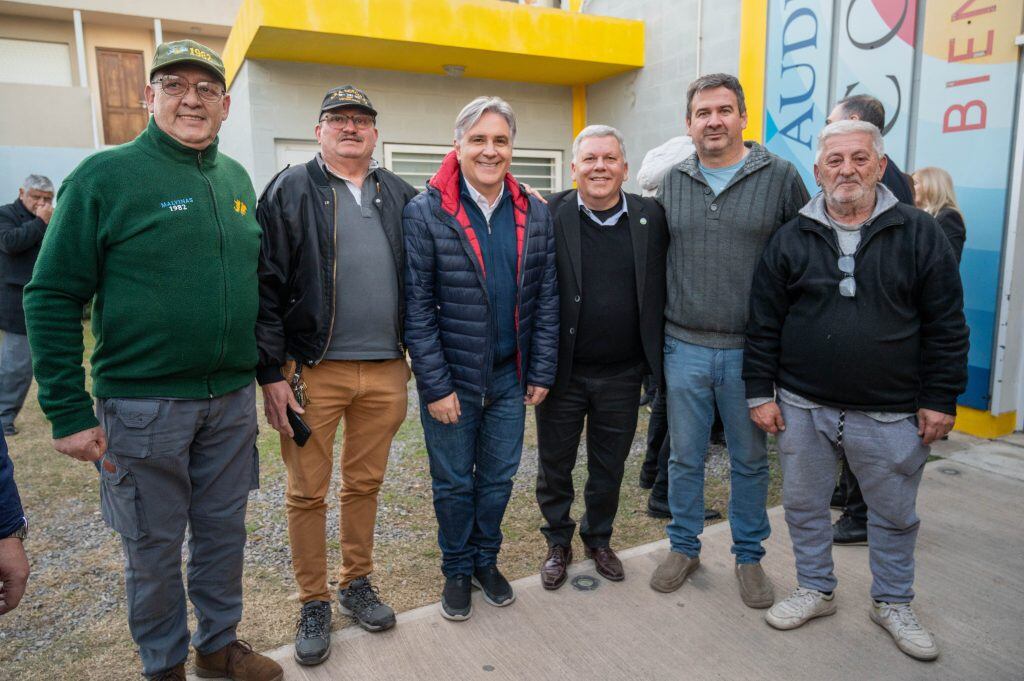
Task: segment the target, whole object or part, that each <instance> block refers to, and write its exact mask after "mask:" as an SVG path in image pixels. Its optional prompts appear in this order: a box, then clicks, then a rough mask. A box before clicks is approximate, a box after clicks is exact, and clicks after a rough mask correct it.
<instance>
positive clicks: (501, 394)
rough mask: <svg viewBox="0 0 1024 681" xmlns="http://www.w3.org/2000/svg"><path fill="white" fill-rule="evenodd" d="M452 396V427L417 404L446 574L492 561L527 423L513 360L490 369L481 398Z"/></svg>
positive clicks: (468, 571) (498, 547)
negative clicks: (456, 409)
mask: <svg viewBox="0 0 1024 681" xmlns="http://www.w3.org/2000/svg"><path fill="white" fill-rule="evenodd" d="M456 394H457V395H458V396H459V404H460V406H461V408H462V416H461V417H459V421H458V423H453V424H444V423H441V422H440V421H437V420H435V419H434V417H432V416H431V415H430V412H428V411H427V405H426V404H423V403H422V402H421V403H420V420H421V421H422V422H423V436H424V438H425V439H426V444H427V454H428V456H429V457H430V477H431V479H432V487H433V491H434V513H435V514H436V515H437V543H438V545H439V546H440V547H441V556H442V558H441V572H443V573H444V575H445V576H446V577H452V576H454V575H471V574H473V571H474V569H475V568H481V567H486V566H488V565H494V564H495V563H497V561H498V551H500V550H501V538H502V537H501V520H502V518H503V517H504V516H505V507H506V506H508V500H509V497H510V496H512V478H513V477H515V474H516V471H517V470H519V458H520V456H521V455H522V453H523V426H524V423H525V418H526V408H525V406H524V405H523V389H522V386H521V385H520V384H519V379H518V378H517V376H516V368H515V364H514V363H509V365H508V366H506V367H502V368H501V369H495V373H494V374H493V375H492V376H491V381H490V385H489V386H488V388H487V394H486V395H485V396H481V395H479V394H476V393H471V392H468V391H465V390H461V389H459V390H456Z"/></svg>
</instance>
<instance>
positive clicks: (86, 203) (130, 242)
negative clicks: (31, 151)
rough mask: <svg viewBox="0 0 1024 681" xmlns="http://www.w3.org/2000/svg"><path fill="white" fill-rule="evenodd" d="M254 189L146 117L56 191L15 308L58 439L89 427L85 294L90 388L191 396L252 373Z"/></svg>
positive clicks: (230, 164) (231, 166)
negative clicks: (87, 317) (138, 129)
mask: <svg viewBox="0 0 1024 681" xmlns="http://www.w3.org/2000/svg"><path fill="white" fill-rule="evenodd" d="M255 208H256V195H255V192H254V191H253V187H252V182H251V181H250V179H249V176H248V174H247V173H246V172H245V170H244V169H243V168H242V166H241V165H240V164H238V163H237V162H236V161H234V160H232V159H230V158H228V157H227V156H224V155H223V154H218V153H217V143H216V141H215V142H214V143H213V144H212V145H211V146H209V147H207V148H206V149H204V150H203V151H197V150H195V149H190V148H188V147H185V146H183V145H181V144H179V143H178V142H176V141H175V140H174V139H173V138H171V137H170V136H168V135H167V134H166V133H164V132H163V131H162V130H160V128H158V127H157V125H156V123H155V122H154V121H153V120H152V119H151V120H150V122H149V126H148V127H147V128H146V130H144V131H143V132H142V134H140V135H139V136H138V137H137V138H136V139H135V140H133V141H132V142H129V143H128V144H124V145H121V146H119V147H115V148H113V149H108V150H105V151H101V152H99V153H97V154H94V155H92V156H90V157H89V158H87V159H85V160H84V161H82V163H81V164H79V166H78V167H77V168H75V170H74V171H73V172H72V173H71V175H69V176H68V178H67V179H66V180H65V181H64V183H63V185H61V188H60V191H59V192H58V193H57V204H56V209H55V210H54V214H53V218H52V220H51V221H50V225H49V227H48V228H47V230H46V236H45V238H44V239H43V243H42V249H41V250H40V253H39V259H38V260H37V262H36V267H35V271H34V272H33V275H32V280H31V281H30V282H29V284H28V286H26V287H25V318H26V322H27V327H28V336H29V343H30V345H31V347H32V368H33V371H34V372H35V376H36V380H37V381H38V383H39V404H40V405H41V406H42V408H43V411H44V412H45V414H46V417H47V418H48V419H49V420H50V423H51V425H52V427H53V437H55V438H60V437H65V436H67V435H71V434H73V433H77V432H79V431H81V430H85V429H88V428H91V427H93V426H95V425H97V420H96V417H95V415H94V414H93V409H92V400H91V398H90V397H89V394H88V393H87V392H86V389H85V372H84V370H83V368H82V354H83V351H84V348H83V343H82V322H81V319H82V306H83V305H84V304H86V303H87V302H88V301H89V300H90V299H91V298H92V297H93V295H95V302H94V305H93V314H92V331H93V335H94V337H95V338H96V346H95V349H94V350H93V354H92V377H93V385H92V387H93V393H94V394H95V395H96V397H101V398H109V397H170V398H184V399H203V398H209V397H216V396H219V395H223V394H225V393H229V392H231V391H233V390H237V389H239V388H242V387H244V386H245V385H247V384H248V383H249V382H250V381H252V380H253V378H254V376H255V367H256V359H257V356H256V336H255V327H256V313H257V309H258V285H257V279H256V266H257V262H258V256H259V248H260V226H259V224H258V223H257V222H256V218H255V215H256V213H255Z"/></svg>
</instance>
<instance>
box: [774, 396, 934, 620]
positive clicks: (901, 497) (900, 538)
mask: <svg viewBox="0 0 1024 681" xmlns="http://www.w3.org/2000/svg"><path fill="white" fill-rule="evenodd" d="M780 407H781V408H782V417H783V418H784V419H785V421H786V430H784V431H783V432H781V433H780V434H779V435H778V445H779V462H780V463H781V466H782V505H783V507H784V508H785V510H786V524H787V525H788V526H789V536H790V539H792V541H793V554H794V555H795V556H796V572H797V583H798V584H799V585H800V586H802V587H804V588H807V589H817V590H818V591H832V590H834V589H835V588H836V576H835V574H834V572H833V563H832V517H831V515H830V514H829V511H828V504H829V499H830V498H831V496H832V490H833V489H834V488H835V484H836V466H837V463H838V455H837V451H836V439H837V438H836V436H837V431H838V425H839V413H840V410H838V409H833V408H832V407H819V408H817V409H801V408H800V407H794V406H792V405H789V404H786V403H785V402H782V403H781V404H780ZM843 449H844V450H845V452H846V461H847V463H848V464H849V466H850V468H851V470H853V472H854V474H855V475H856V476H857V479H858V480H859V481H860V486H861V490H862V491H863V493H864V501H865V502H866V503H867V505H868V551H869V563H870V566H871V576H872V583H871V597H872V598H874V599H875V600H876V601H885V602H888V603H909V602H910V601H911V600H912V599H913V598H914V589H913V585H914V544H915V543H916V541H917V529H918V526H919V525H920V524H921V523H920V520H918V517H917V513H916V511H915V505H916V502H917V487H918V485H919V484H920V483H921V475H922V473H923V471H924V464H925V461H927V459H928V452H929V451H930V450H931V448H930V447H927V446H926V445H924V444H923V443H922V442H921V438H920V437H918V435H917V423H916V419H915V418H907V419H903V420H902V421H897V422H895V423H880V422H878V421H875V420H874V419H872V418H871V417H869V416H867V415H865V414H863V413H861V412H857V411H847V412H846V416H845V424H844V427H843Z"/></svg>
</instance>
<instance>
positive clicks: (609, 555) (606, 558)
mask: <svg viewBox="0 0 1024 681" xmlns="http://www.w3.org/2000/svg"><path fill="white" fill-rule="evenodd" d="M587 557H588V558H592V559H593V560H594V567H595V568H597V574H599V575H601V576H602V577H604V578H605V579H608V580H611V581H613V582H621V581H622V580H623V579H625V578H626V573H625V572H623V571H622V561H621V560H619V557H618V556H616V555H615V551H613V550H612V548H611V547H610V546H593V547H591V546H588V547H587Z"/></svg>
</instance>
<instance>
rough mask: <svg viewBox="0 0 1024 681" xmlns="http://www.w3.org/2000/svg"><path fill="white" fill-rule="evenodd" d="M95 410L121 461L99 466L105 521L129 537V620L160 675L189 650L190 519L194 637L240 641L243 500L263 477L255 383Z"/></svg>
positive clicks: (208, 643) (146, 665)
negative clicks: (196, 396)
mask: <svg viewBox="0 0 1024 681" xmlns="http://www.w3.org/2000/svg"><path fill="white" fill-rule="evenodd" d="M97 412H98V413H97V416H98V417H99V420H100V423H101V424H102V425H103V428H104V430H105V431H106V433H107V440H108V449H107V454H106V458H107V460H109V461H112V462H113V463H114V464H115V465H116V467H117V471H116V472H114V473H110V472H109V471H107V470H106V469H105V468H103V467H100V481H101V482H100V505H101V508H102V511H103V519H104V521H106V523H107V524H108V525H109V526H110V527H111V528H113V529H114V530H116V531H117V532H118V533H119V534H120V535H121V541H122V544H123V548H124V556H125V587H126V589H127V592H128V626H129V629H130V630H131V634H132V638H133V639H134V640H135V643H136V645H138V646H139V655H140V657H141V658H142V666H143V673H145V674H155V673H157V672H161V671H164V670H166V669H169V668H171V667H173V666H175V665H176V664H178V663H180V662H184V661H185V658H186V657H188V645H189V632H188V622H187V619H186V610H185V593H184V589H183V588H182V579H181V544H182V542H183V541H184V538H185V527H186V525H187V526H188V527H189V529H190V534H189V541H188V548H189V558H188V597H189V600H191V601H192V605H193V606H194V608H195V614H196V619H197V620H198V627H197V629H196V633H195V635H194V636H193V637H192V645H193V646H194V647H195V648H196V649H197V650H198V651H200V652H202V653H211V652H213V651H215V650H218V649H220V648H222V647H224V646H225V645H227V644H228V643H230V642H232V641H233V640H235V627H236V626H237V624H238V621H239V620H240V619H241V617H242V552H243V549H244V547H245V508H246V503H247V501H248V497H249V491H250V490H252V489H255V488H256V487H258V486H259V458H258V455H257V453H256V402H255V387H254V384H249V385H248V386H246V387H245V388H242V389H240V390H236V391H234V392H232V393H228V394H227V395H222V396H220V397H216V398H212V399H208V400H170V399H126V398H111V399H105V400H99V401H98V404H97Z"/></svg>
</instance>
